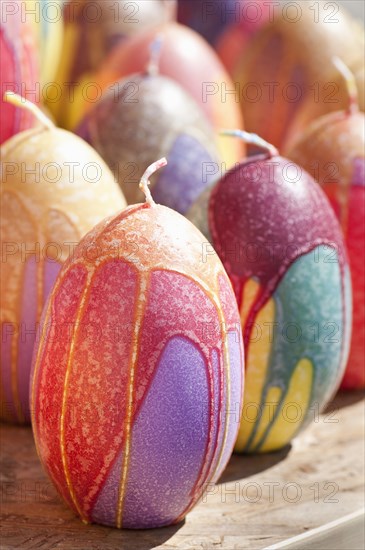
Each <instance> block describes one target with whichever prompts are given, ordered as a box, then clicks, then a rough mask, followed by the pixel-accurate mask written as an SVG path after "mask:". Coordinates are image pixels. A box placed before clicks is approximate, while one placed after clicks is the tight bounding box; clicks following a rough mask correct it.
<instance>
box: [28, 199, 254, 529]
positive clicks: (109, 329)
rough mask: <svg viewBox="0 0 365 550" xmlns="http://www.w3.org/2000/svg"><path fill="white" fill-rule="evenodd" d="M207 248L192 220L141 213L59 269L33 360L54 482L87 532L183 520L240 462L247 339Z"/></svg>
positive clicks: (39, 435)
mask: <svg viewBox="0 0 365 550" xmlns="http://www.w3.org/2000/svg"><path fill="white" fill-rule="evenodd" d="M204 247H205V240H204V238H203V236H202V235H201V233H200V232H199V231H198V230H197V229H196V228H195V227H194V226H193V225H192V224H191V223H190V222H189V221H188V220H186V219H185V218H183V217H182V216H181V215H179V214H177V213H176V212H174V211H172V210H171V209H169V208H166V207H163V206H160V205H154V206H150V205H148V204H144V205H142V204H140V205H134V206H131V207H129V208H127V209H126V210H125V211H124V212H123V213H122V214H120V215H119V216H116V217H111V218H108V219H106V220H105V221H104V222H102V223H101V224H99V225H98V226H97V227H96V228H94V229H93V230H92V231H91V232H89V233H88V234H87V235H86V236H85V238H84V239H83V240H82V241H81V243H80V245H79V246H78V247H77V249H76V250H75V254H74V257H73V258H72V259H71V258H70V259H69V260H68V261H67V262H66V263H65V265H64V266H63V268H62V270H61V272H60V275H59V277H58V279H57V282H56V285H55V287H54V289H53V291H52V293H51V296H50V298H49V301H48V305H47V307H46V308H45V310H44V313H43V321H42V326H43V327H49V329H48V330H47V331H46V332H45V333H44V338H43V340H42V341H41V342H40V343H39V346H38V349H37V352H36V353H35V355H34V364H33V385H32V397H31V402H32V411H33V418H32V424H33V429H34V436H35V441H36V445H37V449H38V452H39V455H40V457H41V460H42V463H43V465H44V467H45V469H46V471H47V472H48V474H49V475H50V477H51V479H52V480H53V482H54V484H55V485H56V487H57V489H58V491H59V492H60V494H61V495H62V497H63V498H64V499H65V500H66V502H67V503H68V504H69V505H70V506H71V507H72V509H73V510H74V511H75V512H76V513H78V514H79V515H80V517H81V518H82V519H83V520H85V521H88V522H98V523H102V524H106V525H110V526H117V527H127V528H148V527H160V526H163V525H168V524H171V523H177V522H179V521H181V520H182V519H183V517H184V516H185V514H186V513H187V512H188V511H189V510H190V509H191V508H192V506H194V504H195V503H196V501H197V499H198V498H199V496H200V495H201V494H202V491H203V490H204V488H205V487H206V486H207V484H208V483H213V482H215V481H217V479H218V477H219V476H220V474H221V473H222V471H223V469H224V467H225V465H226V463H227V461H228V459H229V457H230V454H231V452H232V449H233V445H234V441H235V438H236V436H237V430H238V426H239V420H240V412H241V405H242V391H243V345H242V336H241V330H240V320H239V314H238V309H237V304H236V301H235V298H234V294H233V291H232V287H231V285H230V282H229V279H228V277H227V275H226V273H225V271H224V269H223V266H222V264H221V262H220V261H219V259H218V258H217V256H216V255H211V254H207V255H206V254H205V253H204V250H205V248H204ZM90 251H93V253H92V254H91V253H90ZM66 320H67V324H68V326H69V328H70V331H69V332H68V338H66V337H61V336H62V334H63V332H62V331H63V330H64V329H63V327H64V323H65V321H66ZM227 411H229V412H227Z"/></svg>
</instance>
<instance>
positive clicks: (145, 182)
mask: <svg viewBox="0 0 365 550" xmlns="http://www.w3.org/2000/svg"><path fill="white" fill-rule="evenodd" d="M166 164H167V160H166V159H165V157H163V158H162V159H160V160H156V162H154V163H153V164H151V165H150V166H149V167H148V168H147V170H146V171H145V173H144V174H143V176H142V178H141V181H140V184H139V188H140V189H141V190H142V191H143V193H144V194H145V197H146V202H147V204H149V205H150V206H154V205H155V204H156V203H155V201H154V200H153V198H152V195H151V191H150V189H149V187H148V186H149V185H150V183H151V182H150V177H151V176H152V174H154V173H155V172H157V170H159V169H160V168H162V167H163V166H166Z"/></svg>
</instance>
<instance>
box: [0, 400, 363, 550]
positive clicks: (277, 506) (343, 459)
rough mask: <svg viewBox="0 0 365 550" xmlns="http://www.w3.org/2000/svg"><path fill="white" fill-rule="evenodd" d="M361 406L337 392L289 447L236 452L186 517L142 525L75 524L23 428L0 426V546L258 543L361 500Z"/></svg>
mask: <svg viewBox="0 0 365 550" xmlns="http://www.w3.org/2000/svg"><path fill="white" fill-rule="evenodd" d="M364 412H365V410H364V395H363V394H360V393H353V394H350V393H349V394H342V395H338V396H337V397H336V399H335V400H334V402H333V403H332V404H331V406H330V408H329V409H328V411H327V412H326V414H324V415H320V416H319V417H318V418H317V419H316V422H314V423H313V424H312V425H311V426H310V427H309V428H308V429H307V430H306V431H305V432H304V433H303V434H301V435H300V436H299V437H298V438H297V439H296V440H295V441H294V442H293V444H292V445H291V446H290V447H288V448H286V449H284V450H283V451H281V452H278V453H272V454H268V455H261V456H250V457H246V456H237V455H234V456H233V457H232V459H231V461H230V463H229V465H228V468H227V470H226V472H225V473H224V475H223V477H222V478H221V480H220V482H219V484H218V485H217V486H216V488H210V489H209V491H208V494H207V495H205V497H204V498H203V500H202V502H200V503H199V505H198V506H197V507H196V508H195V509H194V510H193V511H192V512H191V513H190V514H189V515H188V517H187V518H186V519H185V521H184V522H182V523H181V524H179V525H176V526H173V527H167V528H163V529H154V530H148V531H128V530H122V531H118V530H117V529H109V528H106V527H101V526H96V525H92V526H90V525H84V524H82V523H81V522H80V521H79V520H78V519H77V518H76V517H74V515H73V513H72V512H71V511H70V510H68V509H67V508H66V506H65V505H64V504H63V503H62V502H61V501H60V499H59V498H58V496H57V494H56V492H55V490H54V488H53V486H52V484H51V483H50V482H49V480H48V479H47V477H46V475H45V474H44V472H43V471H42V468H41V466H40V464H39V462H38V459H37V456H36V452H35V448H34V444H33V440H32V434H31V430H30V428H23V427H14V426H7V425H3V426H2V427H1V539H0V540H1V542H0V545H1V549H2V550H6V549H13V548H19V549H22V550H28V549H41V550H42V549H53V548H57V549H62V550H64V549H72V550H79V549H82V550H92V549H102V550H111V549H113V550H114V549H126V550H148V549H152V548H164V549H167V548H175V549H176V548H179V549H185V548H187V549H197V550H198V549H199V550H200V549H209V550H210V549H218V548H224V549H238V548H239V549H255V550H258V549H264V548H266V547H268V546H270V545H273V544H277V543H279V542H281V541H284V540H286V539H288V538H290V537H294V536H297V535H300V534H301V533H304V532H306V531H308V530H310V529H314V528H317V527H320V526H322V525H324V524H326V523H328V522H333V521H335V520H337V519H340V518H342V517H343V516H345V515H347V514H350V513H353V512H356V511H357V510H359V509H360V508H361V507H362V506H363V505H364V485H363V479H364V416H365V415H364ZM314 548H315V547H314ZM332 549H333V550H335V548H334V546H332ZM336 550H337V548H336ZM347 550H353V549H352V548H351V545H348V546H347ZM356 550H358V549H356Z"/></svg>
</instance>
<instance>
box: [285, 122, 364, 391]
mask: <svg viewBox="0 0 365 550" xmlns="http://www.w3.org/2000/svg"><path fill="white" fill-rule="evenodd" d="M364 133H365V116H364V114H363V113H360V112H356V113H353V114H351V113H347V112H338V113H333V114H329V115H326V116H324V117H321V118H319V119H318V120H317V121H315V122H314V123H312V124H311V125H310V126H309V127H308V129H307V130H306V132H304V134H303V136H302V137H301V138H300V139H299V140H298V141H297V142H296V143H295V144H294V145H293V148H292V149H291V150H289V151H288V157H289V158H291V159H293V161H295V162H297V163H298V164H300V165H301V166H303V168H305V169H306V170H308V171H310V172H311V173H312V174H313V176H314V177H315V178H316V180H317V181H318V183H319V185H320V186H321V187H322V189H323V190H324V192H325V193H326V195H327V197H328V198H329V200H330V203H331V206H332V207H333V209H334V211H335V213H336V215H337V218H338V220H339V222H340V224H341V228H342V230H343V232H344V235H345V241H346V246H347V251H348V255H349V262H350V268H351V280H352V290H353V328H352V339H351V348H350V355H349V360H348V364H347V367H346V372H345V376H344V379H343V382H342V387H344V388H348V389H353V388H364V387H365V354H364V350H365V266H364V249H365V135H364Z"/></svg>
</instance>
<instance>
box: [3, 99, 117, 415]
mask: <svg viewBox="0 0 365 550" xmlns="http://www.w3.org/2000/svg"><path fill="white" fill-rule="evenodd" d="M7 99H8V100H11V101H13V102H14V103H15V105H14V106H15V107H16V108H19V107H23V108H28V111H30V112H33V113H35V115H36V117H37V118H38V126H37V127H36V128H33V129H30V130H26V131H24V132H21V133H19V134H17V135H16V136H14V137H12V138H11V139H9V140H8V141H6V142H5V143H4V144H3V146H2V147H1V160H2V162H1V205H2V216H1V240H2V266H1V270H2V277H1V290H0V296H1V331H2V354H1V408H0V415H1V418H2V419H6V420H9V421H15V422H29V420H30V414H29V377H30V367H31V361H32V352H33V347H34V342H35V340H36V339H37V338H38V336H39V333H38V328H39V327H38V324H39V319H40V315H41V311H42V307H43V304H44V302H45V300H46V298H47V295H48V294H49V292H50V290H51V288H52V286H53V283H54V281H55V278H56V276H57V273H58V271H59V269H60V267H61V265H62V263H63V262H64V261H65V259H66V258H67V257H68V255H69V254H72V251H73V248H74V247H75V245H76V244H77V243H78V242H79V240H80V238H81V237H82V236H83V235H84V234H85V233H86V232H87V231H89V230H90V229H91V228H92V227H94V225H95V224H96V223H98V222H99V221H100V220H102V219H103V218H105V216H107V215H109V214H111V213H113V212H115V211H118V210H121V209H122V208H123V207H124V206H125V205H126V204H125V200H124V197H123V195H122V193H121V191H120V189H119V186H118V184H117V183H116V182H115V180H114V178H113V175H112V173H111V172H110V170H109V168H108V167H107V166H106V164H105V163H104V162H103V160H102V159H101V158H100V157H99V155H98V154H97V153H96V152H95V151H94V150H93V149H92V148H91V147H90V146H89V145H88V144H87V143H85V142H84V141H83V140H81V139H80V138H79V137H77V136H75V135H73V134H71V133H70V132H66V131H65V130H61V129H59V128H56V127H55V126H54V125H53V124H52V123H51V122H50V120H48V119H47V118H46V117H45V115H44V114H43V113H42V112H41V111H39V109H38V108H36V107H35V105H33V104H32V103H30V102H26V101H24V99H22V98H19V97H16V96H14V95H12V94H7Z"/></svg>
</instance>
